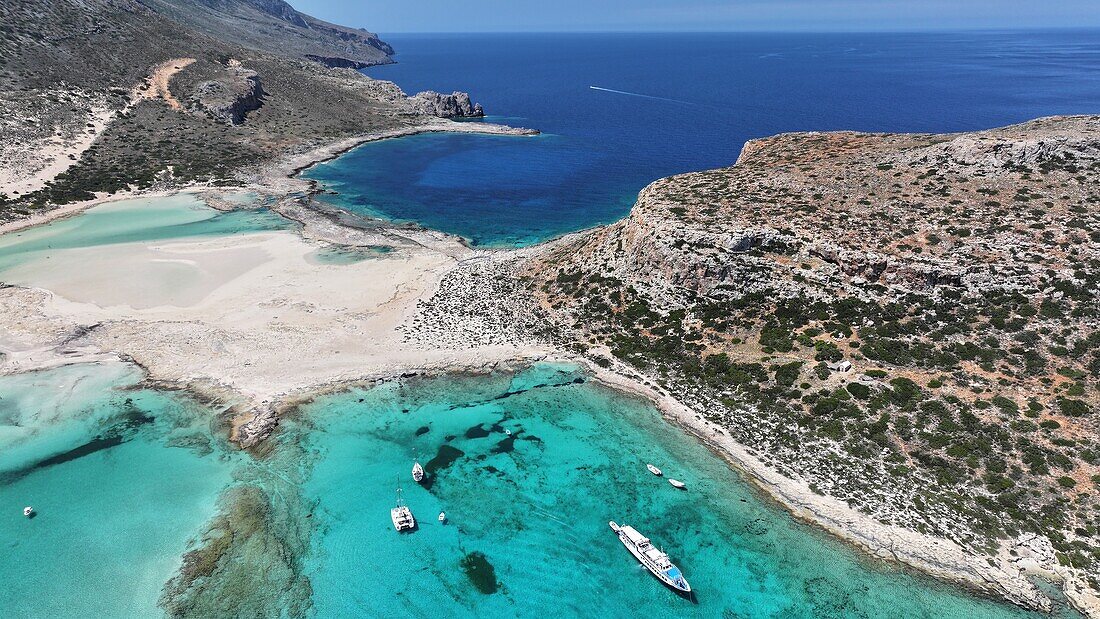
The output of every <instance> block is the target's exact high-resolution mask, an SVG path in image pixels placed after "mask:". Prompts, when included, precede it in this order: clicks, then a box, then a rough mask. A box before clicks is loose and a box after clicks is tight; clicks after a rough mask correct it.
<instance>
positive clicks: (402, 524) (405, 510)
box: [390, 484, 416, 532]
mask: <svg viewBox="0 0 1100 619" xmlns="http://www.w3.org/2000/svg"><path fill="white" fill-rule="evenodd" d="M390 519H391V520H393V528H395V529H397V531H398V532H401V531H406V530H410V531H411V530H412V529H415V528H416V518H413V514H412V510H411V509H409V507H408V506H407V505H405V500H404V499H402V498H401V485H400V484H398V486H397V505H396V506H395V507H394V508H393V509H391V510H390Z"/></svg>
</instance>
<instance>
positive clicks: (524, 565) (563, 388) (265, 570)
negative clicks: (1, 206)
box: [0, 365, 1073, 618]
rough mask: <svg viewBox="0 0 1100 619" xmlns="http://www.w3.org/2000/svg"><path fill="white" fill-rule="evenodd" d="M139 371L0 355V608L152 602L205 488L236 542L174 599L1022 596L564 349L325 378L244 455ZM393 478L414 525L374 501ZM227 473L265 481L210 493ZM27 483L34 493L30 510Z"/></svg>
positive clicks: (426, 611)
mask: <svg viewBox="0 0 1100 619" xmlns="http://www.w3.org/2000/svg"><path fill="white" fill-rule="evenodd" d="M138 377H139V375H138V373H137V372H136V371H134V370H132V369H127V368H126V366H121V365H108V366H100V365H92V366H87V365H85V366H72V367H69V368H61V369H58V370H50V371H48V372H41V373H36V374H30V375H21V376H14V377H3V378H0V448H2V449H0V505H3V506H4V512H3V514H2V515H0V540H3V552H2V553H0V581H2V582H4V584H5V586H4V587H0V608H3V609H4V610H5V611H7V612H11V613H12V614H14V615H18V616H27V617H38V616H51V617H87V616H104V617H108V616H109V617H148V616H155V615H158V614H162V611H161V610H160V609H159V608H158V607H157V602H158V599H160V597H161V595H162V593H163V591H164V585H165V583H166V582H167V581H168V580H169V579H170V578H172V577H173V576H174V575H175V574H176V573H177V570H178V569H179V566H180V557H181V555H182V554H183V552H184V551H186V550H188V549H190V548H195V547H196V543H197V540H198V539H199V538H200V537H202V536H203V531H206V530H207V529H208V527H209V525H210V523H211V522H219V519H221V518H224V516H219V517H218V519H215V516H216V514H217V513H218V511H217V510H218V509H219V508H222V509H226V510H228V511H227V512H223V513H234V514H237V515H236V516H234V518H236V519H237V520H236V524H234V525H233V526H231V527H224V521H223V525H219V526H221V527H222V528H220V529H218V530H220V531H222V533H219V534H218V535H219V536H220V535H224V534H227V533H228V534H229V535H230V537H228V538H225V539H230V540H232V541H231V547H230V550H229V551H227V552H226V553H225V554H224V555H223V556H222V558H221V560H220V561H219V562H218V564H217V565H218V567H217V571H215V572H214V573H213V574H212V575H210V576H209V577H207V578H205V579H199V580H198V581H194V582H196V583H198V584H196V585H195V586H194V587H192V588H191V589H189V590H188V591H189V592H190V593H185V594H184V597H182V598H180V599H183V600H185V603H183V604H182V605H181V606H179V607H180V608H185V609H190V610H191V614H190V615H189V616H199V617H204V616H227V615H236V616H274V615H280V614H281V615H283V616H297V615H296V613H295V611H294V609H298V610H299V611H300V612H301V614H303V615H308V616H315V617H343V616H410V617H429V616H431V617H435V616H447V617H482V616H533V615H536V614H546V613H552V614H556V615H558V616H607V617H628V616H630V617H632V616H638V615H640V614H650V613H662V614H669V615H673V616H699V617H960V618H961V617H1025V616H1030V615H1029V614H1028V613H1025V612H1023V611H1020V610H1018V609H1015V608H1012V607H1010V606H1007V605H1003V604H1000V603H996V602H993V601H989V600H983V599H977V598H974V597H971V596H968V595H966V594H964V593H963V592H961V591H958V590H956V589H953V588H951V587H948V586H945V585H942V584H939V583H936V582H933V581H931V580H929V579H926V578H923V577H918V576H914V575H911V574H908V573H904V572H901V571H898V570H895V569H893V568H890V567H889V566H885V565H882V564H879V563H874V562H870V561H867V560H864V559H862V558H861V557H860V556H859V555H858V554H857V553H855V552H854V551H853V550H851V549H849V548H847V547H845V546H843V545H842V544H840V543H838V542H836V541H835V540H833V539H831V538H830V537H828V536H826V535H824V534H823V533H821V532H819V531H817V530H815V529H813V528H811V527H809V526H805V525H802V524H799V523H797V522H795V521H793V520H792V519H791V518H790V517H789V516H787V515H786V514H785V513H784V512H782V511H781V510H780V509H778V508H777V507H775V506H773V505H771V504H770V503H769V502H768V501H766V500H763V499H762V498H761V497H759V496H758V495H757V494H756V493H755V491H754V490H752V489H751V488H750V487H749V486H748V485H747V484H746V483H744V482H743V481H742V480H741V479H740V478H739V477H738V476H737V474H736V473H735V472H733V471H732V470H731V469H730V468H729V467H728V466H727V465H726V464H725V463H724V462H723V461H721V460H719V459H718V458H717V457H715V456H714V455H712V454H711V453H710V452H709V451H707V450H706V449H705V448H704V447H702V446H701V445H699V444H698V443H696V442H694V441H692V440H687V439H685V437H684V436H683V435H682V434H681V433H680V432H679V431H678V430H676V429H675V428H673V427H671V426H669V425H668V424H667V423H665V422H664V421H663V420H662V419H661V418H660V416H659V415H658V413H657V412H656V411H655V410H654V409H653V408H652V407H651V406H649V405H648V404H645V403H642V402H639V401H635V400H634V399H631V398H627V397H624V396H623V395H621V394H618V393H616V392H613V391H611V390H608V389H606V388H603V387H600V386H597V385H595V384H592V383H591V382H589V381H588V380H587V378H586V377H585V376H584V375H583V374H581V373H579V371H578V370H577V369H576V368H573V367H571V366H554V365H539V366H536V367H534V368H531V369H528V370H526V371H523V372H520V373H518V374H496V375H492V376H477V377H474V376H459V375H452V376H447V377H443V378H433V379H410V380H405V381H401V382H391V383H387V384H383V385H380V386H377V387H374V388H371V389H353V390H350V391H347V392H343V393H339V394H333V395H326V396H323V397H320V398H318V399H316V400H314V401H313V402H311V403H309V404H307V405H306V406H304V407H303V408H302V409H301V410H299V411H298V412H297V413H296V414H293V415H291V416H289V417H287V418H286V419H284V421H283V423H282V424H281V426H280V430H279V432H278V433H277V434H276V435H275V437H273V439H272V442H271V445H270V446H271V450H270V451H268V452H267V453H265V454H263V455H261V456H259V457H258V459H253V458H251V457H248V456H245V455H243V454H241V453H239V452H236V451H235V450H228V451H227V449H226V448H225V447H224V442H223V441H222V440H221V439H219V438H216V436H215V435H214V434H211V428H212V427H213V426H212V424H211V421H210V420H211V415H212V411H209V410H206V409H203V408H201V407H199V406H197V405H196V404H195V403H193V402H191V401H190V400H188V399H186V398H182V397H179V396H175V395H172V394H166V393H160V392H155V391H150V390H147V389H141V388H139V387H138V386H137V385H136V384H135V381H137V380H138ZM49 387H56V389H54V390H53V391H51V393H52V394H54V395H51V396H49V397H47V398H36V397H35V394H37V393H40V392H42V390H43V389H45V388H49ZM505 430H509V431H510V432H511V435H509V434H507V433H506V432H505ZM417 456H419V458H420V461H421V462H422V463H423V464H424V465H425V467H426V468H427V470H428V473H429V477H428V480H429V483H428V484H425V485H423V486H421V485H417V484H415V483H414V482H412V480H411V475H410V472H409V469H410V467H411V464H412V462H413V459H414V457H417ZM646 462H653V463H655V464H657V465H658V466H660V467H662V468H663V469H664V470H665V472H666V474H667V475H669V476H674V477H676V478H678V479H681V480H683V481H685V482H686V483H687V484H688V488H689V489H688V490H687V491H678V490H676V489H674V488H672V487H671V486H670V485H668V484H667V483H666V482H665V481H664V480H663V479H659V478H656V477H653V476H652V475H650V474H649V473H648V472H647V471H646V470H645V463H646ZM398 483H400V484H401V485H402V486H403V487H404V490H405V498H406V500H407V502H408V504H409V505H410V507H411V508H412V510H413V512H414V514H415V515H416V516H417V518H418V520H419V522H420V528H419V529H418V530H417V531H415V532H413V533H409V534H398V533H396V532H395V531H394V530H393V528H392V525H391V523H390V521H389V509H390V507H392V505H393V502H394V490H395V486H396V485H397V484H398ZM234 488H235V489H238V490H239V489H241V488H253V489H258V490H259V491H260V492H261V493H262V494H261V495H258V496H260V497H261V498H260V499H259V502H258V503H256V502H254V503H253V506H252V507H250V508H245V507H241V504H234V503H233V502H232V501H231V500H230V501H229V502H227V501H226V498H227V497H233V496H239V495H232V494H226V493H225V491H226V490H227V489H234ZM24 504H33V505H35V506H36V507H37V508H38V510H39V512H40V515H39V516H38V517H36V518H34V519H33V520H27V519H24V518H23V517H22V515H21V514H20V508H21V507H22V505H24ZM257 505H258V506H259V507H256V506H257ZM441 510H446V512H447V514H448V517H449V521H448V523H447V524H445V525H441V524H439V523H438V522H437V521H436V519H435V516H436V514H438V513H439V511H441ZM241 514H244V516H242V515H241ZM610 519H615V520H617V521H619V522H625V523H629V524H633V525H634V526H636V527H638V528H639V529H640V530H641V531H643V532H644V533H645V534H647V535H648V536H650V537H651V538H652V539H653V540H654V542H655V543H657V544H660V545H661V546H663V547H664V548H665V549H666V551H668V552H669V553H670V555H671V556H672V557H673V559H674V561H676V562H677V563H678V564H679V566H680V567H681V568H682V569H683V571H684V573H685V574H686V576H687V577H688V578H689V579H690V580H691V582H692V584H693V586H694V588H695V590H696V592H697V598H696V600H695V602H694V603H693V602H692V601H688V600H685V599H682V598H680V597H678V596H676V595H675V594H673V593H672V592H670V591H669V590H667V589H665V588H664V587H663V586H662V585H661V584H660V583H658V582H657V581H656V580H655V579H654V578H653V577H652V576H650V575H649V574H648V573H647V572H645V571H644V570H642V569H641V568H640V567H639V566H638V565H637V563H636V562H635V561H634V559H633V558H632V557H631V556H630V555H629V554H628V553H627V552H626V550H625V549H624V548H622V546H621V545H620V544H619V542H618V541H617V539H616V538H615V536H614V535H613V534H612V533H611V531H610V530H609V529H608V527H607V521H608V520H610ZM210 530H214V529H210ZM207 536H209V533H207ZM216 537H217V536H216ZM208 539H209V537H208ZM490 574H491V576H490ZM188 596H190V597H188ZM1062 614H1063V615H1065V616H1073V615H1072V613H1068V612H1064V613H1062Z"/></svg>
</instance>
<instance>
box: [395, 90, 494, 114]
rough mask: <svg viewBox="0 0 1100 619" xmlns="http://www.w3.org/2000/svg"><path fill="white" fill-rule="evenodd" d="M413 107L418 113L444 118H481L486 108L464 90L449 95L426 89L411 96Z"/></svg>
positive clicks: (410, 100)
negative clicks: (471, 98) (475, 101)
mask: <svg viewBox="0 0 1100 619" xmlns="http://www.w3.org/2000/svg"><path fill="white" fill-rule="evenodd" d="M409 102H410V103H412V106H413V109H414V110H415V111H416V113H418V114H431V115H432V116H440V117H442V118H480V117H482V116H484V115H485V110H483V109H482V108H481V104H480V103H472V102H471V101H470V95H469V94H467V93H464V92H458V91H455V92H452V93H451V94H449V95H445V94H441V93H438V92H435V91H434V90H426V91H424V92H418V93H416V94H415V95H413V96H411V97H409Z"/></svg>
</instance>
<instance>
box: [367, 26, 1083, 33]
mask: <svg viewBox="0 0 1100 619" xmlns="http://www.w3.org/2000/svg"><path fill="white" fill-rule="evenodd" d="M363 29H364V30H369V31H370V32H373V33H375V34H470V35H477V34H935V33H951V32H977V33H998V32H1005V33H1008V32H1057V31H1095V30H1100V24H1096V25H1088V26H1019V27H1018V26H1011V27H1010V26H987V27H958V28H953V27H942V28H896V29H895V28H876V29H870V28H868V29H843V28H838V29H771V28H736V29H728V30H702V29H699V30H695V29H679V30H523V29H520V30H373V29H370V28H363Z"/></svg>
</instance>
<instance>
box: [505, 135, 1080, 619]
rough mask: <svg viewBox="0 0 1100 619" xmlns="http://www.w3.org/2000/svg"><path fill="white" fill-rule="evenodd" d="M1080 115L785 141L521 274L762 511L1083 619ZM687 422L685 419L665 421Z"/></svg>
mask: <svg viewBox="0 0 1100 619" xmlns="http://www.w3.org/2000/svg"><path fill="white" fill-rule="evenodd" d="M1098 201H1100V117H1095V116H1078V117H1058V118H1044V119H1039V120H1035V121H1031V122H1028V123H1024V124H1021V125H1015V126H1011V127H1005V128H1001V129H994V130H989V131H982V132H975V133H969V134H960V135H904V134H894V135H888V134H859V133H846V132H839V133H798V134H787V135H779V136H775V137H771V138H765V139H761V140H754V141H752V142H749V143H748V144H746V145H745V147H744V149H743V151H742V154H741V156H740V158H739V160H738V162H737V163H736V165H734V166H732V167H729V168H725V169H720V170H711V171H706V172H698V173H693V174H685V175H681V176H676V177H672V178H667V179H662V180H659V181H657V182H655V183H653V184H651V185H650V186H649V187H647V188H646V189H645V190H643V191H642V192H641V194H640V196H639V198H638V201H637V203H636V204H635V206H634V208H633V209H632V210H631V213H630V216H629V217H627V218H626V219H624V220H622V221H621V222H619V223H616V224H614V225H611V226H607V227H604V228H600V229H597V230H594V231H591V232H588V233H584V234H578V235H572V236H570V237H567V238H564V239H561V240H559V241H558V242H555V243H552V244H550V245H549V246H548V247H546V248H545V251H544V252H542V254H541V255H540V256H538V257H536V258H535V259H533V260H530V261H528V262H527V263H526V265H525V266H524V267H523V268H522V269H521V272H522V274H523V276H524V277H525V278H526V281H527V282H528V283H529V286H530V289H531V290H532V291H533V293H534V294H535V295H537V296H538V298H539V299H540V301H541V306H542V308H543V309H544V310H545V311H546V312H547V313H548V316H549V321H550V324H552V325H554V327H553V329H552V330H553V331H556V332H557V333H559V334H560V339H559V340H557V341H558V342H559V344H560V345H561V346H563V347H569V348H572V349H573V350H576V351H578V352H580V353H582V354H583V355H584V356H586V357H587V358H589V359H590V360H591V361H592V363H593V364H594V365H595V366H597V367H602V368H607V369H608V370H611V371H614V372H615V373H616V374H619V375H624V374H625V375H628V376H629V375H631V374H634V375H635V376H636V377H637V378H638V380H640V381H641V382H642V383H643V384H645V385H648V387H647V388H648V389H651V390H653V392H654V393H656V394H658V395H659V396H660V397H667V398H668V402H669V403H673V402H674V403H675V405H674V406H672V405H670V406H669V407H666V410H670V411H673V410H678V411H679V413H677V414H675V415H674V416H675V417H676V418H677V419H678V420H680V421H681V422H683V424H684V425H685V426H686V427H689V428H691V429H692V430H693V431H696V432H697V433H699V434H700V435H702V436H705V437H707V438H708V440H709V441H710V442H712V444H715V445H717V446H719V448H720V449H721V450H723V451H724V452H725V453H727V454H728V455H730V457H731V458H732V459H734V460H735V461H736V462H738V463H739V464H740V465H742V466H743V467H744V468H746V469H748V470H750V471H752V472H753V475H754V476H755V477H756V478H757V479H758V480H759V481H761V483H762V485H764V486H765V487H767V488H770V489H771V490H772V491H773V494H774V495H776V496H777V498H779V500H780V501H782V502H784V503H785V504H787V505H788V506H790V507H791V508H792V509H793V510H794V511H795V513H801V514H803V515H804V516H805V517H807V518H808V519H810V520H814V521H817V522H821V523H824V524H825V525H826V526H828V527H829V528H830V529H833V530H834V531H837V532H838V533H840V534H841V535H842V536H843V537H846V538H848V539H852V540H853V541H855V542H857V543H859V544H860V545H863V546H865V547H867V548H869V549H871V550H872V551H873V552H875V553H876V554H880V555H883V556H888V557H892V558H894V559H897V560H900V561H902V562H905V563H909V564H911V565H914V566H917V567H919V568H921V569H924V570H927V571H930V572H932V573H937V574H940V575H941V576H947V577H950V578H953V579H955V580H958V581H961V582H967V583H969V584H970V585H971V586H975V587H977V588H980V589H983V590H987V591H990V592H993V593H995V594H997V595H1000V596H1003V597H1007V598H1008V599H1011V600H1013V601H1015V602H1017V603H1020V604H1023V605H1025V606H1028V607H1033V608H1047V607H1048V604H1049V602H1048V600H1047V599H1046V597H1045V596H1043V595H1042V594H1041V593H1039V591H1038V589H1036V588H1034V587H1033V586H1032V585H1030V583H1029V582H1028V581H1027V579H1026V575H1027V574H1031V573H1041V574H1044V575H1046V576H1048V577H1054V578H1055V579H1057V580H1059V581H1061V582H1063V583H1064V590H1065V592H1066V593H1067V595H1069V596H1070V598H1071V599H1072V600H1073V601H1074V603H1075V604H1076V605H1077V606H1079V607H1080V608H1082V609H1085V610H1086V611H1087V612H1089V613H1091V614H1093V615H1095V614H1096V613H1097V612H1098V607H1097V597H1096V596H1097V593H1096V592H1097V591H1098V590H1100V581H1098V579H1097V573H1098V571H1097V566H1098V565H1100V543H1098V539H1100V520H1098V519H1097V514H1098V513H1100V511H1098V507H1100V505H1098V503H1097V497H1098V495H1100V426H1098V424H1100V413H1098V405H1100V392H1098V385H1097V382H1096V379H1095V377H1096V376H1097V375H1100V352H1098V350H1100V347H1098V344H1100V331H1098V329H1097V326H1098V321H1100V304H1098V303H1097V295H1096V291H1097V290H1098V289H1100V219H1098V215H1097V214H1098V212H1100V211H1098V210H1097V208H1096V203H1097V202H1098ZM680 407H686V408H680Z"/></svg>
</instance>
